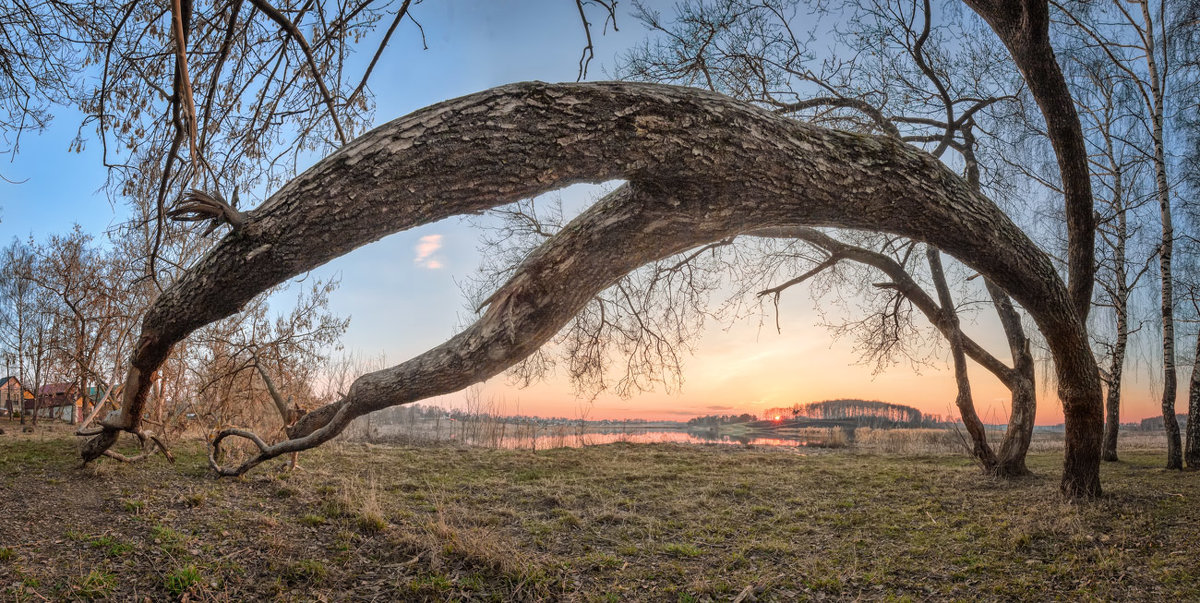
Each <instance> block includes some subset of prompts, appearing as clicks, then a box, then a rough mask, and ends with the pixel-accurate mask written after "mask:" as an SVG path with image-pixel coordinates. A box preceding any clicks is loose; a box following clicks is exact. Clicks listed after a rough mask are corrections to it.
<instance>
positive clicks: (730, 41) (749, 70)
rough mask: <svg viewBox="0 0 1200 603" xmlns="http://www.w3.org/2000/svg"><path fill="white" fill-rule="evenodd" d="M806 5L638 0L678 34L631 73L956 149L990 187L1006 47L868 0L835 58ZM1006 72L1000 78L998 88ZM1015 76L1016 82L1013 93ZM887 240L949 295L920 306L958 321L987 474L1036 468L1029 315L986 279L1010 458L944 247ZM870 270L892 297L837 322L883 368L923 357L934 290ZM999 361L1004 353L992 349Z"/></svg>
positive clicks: (953, 324) (959, 377)
mask: <svg viewBox="0 0 1200 603" xmlns="http://www.w3.org/2000/svg"><path fill="white" fill-rule="evenodd" d="M806 8H811V7H809V5H807V4H805V3H802V2H795V1H792V2H786V1H777V2H767V3H756V2H742V1H739V0H717V1H714V2H706V1H703V0H697V1H693V2H687V3H683V4H681V5H676V7H675V17H674V19H673V20H672V21H669V22H668V21H667V20H665V19H664V18H663V17H662V15H661V14H659V13H657V12H655V11H653V10H650V9H648V8H647V7H645V6H643V5H639V9H640V10H639V13H638V16H639V17H640V19H641V20H642V21H643V22H644V23H645V24H646V25H647V26H648V27H650V28H651V29H654V30H657V31H659V32H661V33H662V34H663V35H662V36H661V37H662V38H665V40H666V41H665V42H664V41H660V42H656V43H654V44H650V43H647V44H646V45H645V46H643V47H642V48H641V49H639V50H638V51H636V52H635V53H633V54H632V55H630V56H629V57H628V58H627V61H626V64H625V66H624V69H625V70H626V71H627V72H628V73H630V74H631V75H633V76H635V77H638V78H641V79H660V80H662V79H665V80H667V81H672V82H680V83H688V84H703V85H707V86H710V87H716V88H717V89H718V90H719V91H723V92H727V93H729V94H732V95H734V96H735V97H738V98H742V99H744V100H749V101H752V102H756V103H759V104H762V105H764V106H765V107H768V108H771V109H773V110H775V111H777V112H779V113H781V114H785V115H791V116H795V117H797V118H799V119H804V120H807V121H809V122H811V123H824V124H831V125H835V126H838V127H845V128H848V129H854V130H864V131H878V132H880V133H883V134H888V135H891V136H894V137H896V138H899V139H900V140H903V141H905V142H909V143H911V144H914V145H918V146H924V147H925V148H927V149H929V150H930V152H931V153H932V154H933V155H935V156H938V157H941V156H942V155H943V153H946V152H947V151H954V152H955V154H956V155H957V156H958V158H961V160H962V162H963V163H964V164H965V167H964V171H965V175H966V177H967V179H968V181H969V182H970V183H971V185H972V186H974V187H976V188H977V189H979V190H982V187H983V184H982V182H981V178H980V172H981V169H980V160H979V156H980V154H981V152H982V145H981V144H980V141H979V140H978V138H977V132H979V131H980V130H983V131H986V128H985V125H984V124H985V123H986V122H987V120H986V116H987V115H988V114H989V113H993V112H994V111H995V109H997V108H998V107H1000V106H1002V105H1003V104H1008V103H1011V102H1013V101H1014V100H1016V98H1017V97H1016V96H1014V95H1013V92H1015V89H1016V88H1017V87H1018V85H1017V84H1016V83H1015V82H1012V81H1006V78H1008V80H1011V79H1012V76H1013V75H1014V73H1013V70H1012V68H1011V66H1009V67H1005V63H1004V61H1003V60H1002V58H1003V53H1004V50H1003V49H998V48H991V47H989V46H988V45H986V44H978V43H977V44H975V45H973V46H971V47H970V48H968V49H967V50H964V51H961V53H960V54H961V55H962V56H953V55H951V54H950V53H948V52H946V51H945V50H944V49H943V48H942V45H941V44H940V40H942V39H953V40H957V39H961V38H962V37H964V36H966V35H967V34H966V32H965V31H964V27H966V26H964V25H963V24H961V23H957V24H955V27H954V28H953V29H949V26H948V25H945V24H942V25H937V26H935V24H934V18H935V16H934V14H933V10H932V8H931V6H930V3H929V2H925V3H918V2H914V3H912V4H911V5H910V6H905V4H904V3H891V2H886V3H885V2H873V3H871V2H869V3H853V4H847V5H846V6H844V7H842V8H830V10H831V11H833V12H837V13H838V16H839V18H843V19H847V20H849V21H851V22H852V24H853V30H852V31H849V32H846V33H845V35H844V36H843V38H844V39H847V40H851V41H850V42H846V44H847V45H848V49H847V52H845V55H846V56H847V57H848V58H842V56H841V54H835V55H834V56H832V57H824V58H823V57H820V56H819V55H814V54H813V52H812V51H811V50H810V49H808V48H807V46H806V41H807V40H808V39H810V37H808V36H805V35H804V34H803V33H801V34H797V33H796V32H795V31H794V30H793V28H794V26H795V24H796V23H798V22H800V21H802V20H801V19H799V18H797V17H796V16H795V13H796V12H797V11H803V10H805V9H806ZM843 9H844V10H843ZM811 10H817V9H815V8H812V9H811ZM843 12H844V13H848V14H842V13H843ZM815 27H817V28H820V27H824V26H823V25H816V26H815ZM943 30H946V31H943ZM998 59H1000V60H998ZM952 74H962V75H952ZM995 81H1000V82H1002V84H1001V85H1000V86H997V84H996V83H995ZM1004 84H1008V86H1007V89H1006V88H1005V87H1004ZM806 91H808V94H809V96H808V97H806V96H805V92H806ZM794 99H799V100H794ZM994 119H995V118H993V121H994ZM1009 186H1011V185H1009V184H1007V183H1005V184H999V185H997V186H994V187H993V188H994V190H1003V189H1004V188H1007V187H1009ZM868 246H869V245H868ZM854 247H855V248H856V251H855V254H854V255H856V256H857V257H863V255H864V254H867V255H869V254H870V253H871V252H870V251H869V250H868V249H865V248H864V245H863V244H862V243H859V244H856V245H855V246H854ZM878 248H879V250H880V252H879V253H881V254H885V253H886V252H887V250H892V251H893V256H894V257H893V258H892V259H890V260H888V259H887V258H885V257H883V255H881V256H879V257H872V258H871V259H872V261H873V262H875V265H878V264H882V263H888V264H889V268H895V269H898V270H909V271H920V273H921V274H922V275H923V276H924V278H927V279H928V280H929V281H931V282H932V285H933V288H934V289H935V290H936V292H937V297H938V300H939V301H938V302H937V303H933V302H932V301H931V302H930V303H928V304H917V305H918V307H920V308H922V313H924V314H925V316H926V318H928V319H929V321H930V323H932V324H935V325H937V324H939V323H947V325H948V327H947V328H945V329H942V333H943V334H944V335H945V337H946V340H947V341H948V342H950V347H951V356H952V359H953V363H954V366H955V374H956V383H957V386H958V390H959V391H958V396H957V399H956V406H957V407H958V408H959V410H960V415H961V417H962V419H963V421H964V423H965V425H966V431H967V433H968V434H969V435H970V437H971V441H972V444H973V448H974V454H975V456H976V457H977V458H978V459H979V461H980V463H981V465H982V466H983V467H984V468H985V469H986V470H987V471H989V472H994V473H998V474H1001V475H1022V474H1025V473H1027V471H1028V470H1027V469H1026V467H1025V462H1024V456H1025V452H1026V449H1027V447H1028V444H1029V441H1030V438H1031V436H1032V430H1033V421H1034V417H1035V411H1036V398H1035V387H1034V382H1033V379H1034V375H1033V366H1034V365H1033V360H1032V356H1031V354H1030V351H1029V342H1028V339H1027V337H1026V336H1025V333H1024V328H1023V326H1022V324H1021V319H1020V316H1019V314H1018V313H1017V312H1016V310H1015V309H1014V308H1013V306H1012V304H1011V302H1010V301H1008V299H1007V297H1006V296H1005V295H1004V294H1003V292H1002V291H1000V290H998V289H996V288H994V287H990V286H985V287H984V288H983V289H984V290H985V291H986V292H987V293H988V294H989V295H990V296H991V297H992V302H993V305H994V307H995V308H996V310H997V312H998V313H999V316H1000V321H1001V324H1002V325H1003V327H1004V329H1005V334H1006V336H1007V338H1008V340H1009V343H1010V349H1011V352H1012V355H1013V363H1014V367H1015V368H1014V369H1005V370H1003V371H994V372H996V373H997V376H998V377H999V378H1000V379H1001V381H1002V382H1003V383H1004V384H1005V385H1006V386H1007V387H1008V388H1009V389H1010V390H1011V391H1012V394H1013V407H1012V408H1013V410H1012V412H1011V413H1010V415H1009V416H1010V425H1009V429H1008V431H1007V432H1006V435H1005V441H1004V443H1003V445H1002V450H1003V451H1004V453H1003V454H1002V459H1003V460H1000V459H998V458H997V456H996V454H995V453H994V452H993V451H992V449H991V446H990V445H989V444H988V442H987V436H986V430H985V428H984V425H983V423H982V421H980V420H979V418H978V416H977V414H976V411H975V408H974V402H973V400H972V396H971V387H970V382H969V380H968V378H967V372H966V364H965V355H964V353H963V351H962V350H961V346H960V345H959V339H960V337H961V330H960V329H959V328H958V327H957V324H958V322H959V318H958V309H957V305H956V304H955V303H954V301H953V298H952V296H951V292H950V287H949V284H948V282H947V279H946V273H945V270H944V269H943V268H942V262H941V258H940V256H939V255H938V254H937V253H936V250H927V253H926V254H925V257H926V259H927V261H926V262H925V263H923V264H918V263H910V262H909V260H912V259H913V254H912V245H911V243H905V242H896V241H891V240H883V241H882V242H880V243H879V245H878ZM825 252H826V254H828V255H827V256H826V257H821V258H818V259H816V260H814V261H813V263H814V264H815V267H812V270H808V269H807V268H808V267H805V268H803V270H804V273H803V275H802V276H799V277H793V278H790V279H789V280H787V281H786V282H785V284H784V285H780V286H777V287H772V288H770V289H767V290H766V291H763V292H760V295H761V294H763V293H773V294H774V296H775V298H776V299H777V298H778V294H779V293H780V292H781V291H782V290H783V289H786V288H787V287H789V286H792V285H795V284H798V283H800V282H804V281H806V280H807V279H809V278H811V277H812V276H814V275H815V274H816V273H818V272H822V271H824V270H830V269H833V268H835V267H836V266H837V264H838V262H839V260H840V259H843V258H841V257H838V256H837V255H836V254H835V252H832V251H830V250H829V249H828V248H826V249H825ZM784 257H786V256H784ZM768 266H769V264H765V265H764V274H765V272H767V271H774V270H775V268H774V267H768ZM915 273H916V272H914V274H915ZM752 278H762V277H761V276H758V275H756V276H755V277H752ZM869 278H870V275H869V274H866V275H864V280H858V281H851V282H852V283H853V284H856V285H857V286H858V287H859V289H858V290H857V291H854V292H853V293H852V297H853V298H855V299H862V298H870V297H872V296H875V297H877V298H878V299H879V301H880V303H879V304H876V305H875V306H874V308H876V309H874V310H871V311H869V312H868V313H867V315H866V316H865V317H863V318H861V319H857V320H853V321H851V322H850V323H843V324H840V325H836V332H839V333H846V332H850V333H854V334H855V336H856V337H859V338H860V340H861V341H862V346H861V347H860V350H861V351H862V352H863V353H864V355H865V356H867V357H868V358H870V359H872V360H873V361H875V362H876V365H877V367H878V366H882V365H883V364H884V362H885V361H887V360H890V359H891V358H892V357H893V356H894V355H897V354H911V353H912V352H911V350H912V347H911V346H910V344H909V343H908V342H906V339H909V338H913V337H916V336H917V335H918V331H917V329H916V328H915V327H914V326H913V325H912V324H911V316H912V314H911V312H908V311H906V309H907V308H908V304H907V303H906V301H905V299H906V297H907V295H908V293H911V294H915V295H920V296H922V297H923V298H927V297H928V296H927V295H926V294H925V292H924V291H923V290H921V288H920V286H919V285H917V284H916V280H915V279H914V278H912V277H908V278H907V279H906V280H907V282H909V283H910V284H911V286H909V287H905V288H896V289H890V290H889V292H888V294H886V295H880V294H872V293H871V292H870V290H871V287H870V285H871V281H870V280H869ZM864 287H865V289H864ZM875 289H876V290H878V286H876V287H875ZM906 292H908V293H906ZM833 297H838V296H833ZM976 357H978V356H976ZM989 359H990V360H991V361H993V362H998V361H996V360H995V359H994V358H992V357H990V355H989ZM993 366H994V365H993ZM1001 366H1002V364H1001ZM1018 376H1019V377H1020V379H1017V377H1018Z"/></svg>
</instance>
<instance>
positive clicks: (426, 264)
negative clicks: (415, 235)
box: [413, 234, 445, 270]
mask: <svg viewBox="0 0 1200 603" xmlns="http://www.w3.org/2000/svg"><path fill="white" fill-rule="evenodd" d="M441 248H442V235H440V234H433V235H425V236H423V237H421V239H420V240H419V241H417V246H416V248H415V251H416V252H417V257H415V258H413V263H414V264H416V265H417V267H419V268H428V269H430V270H437V269H438V268H442V267H443V266H444V265H445V264H443V263H442V257H441V256H440V255H435V254H436V253H437V251H438V250H439V249H441Z"/></svg>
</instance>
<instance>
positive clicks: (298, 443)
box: [208, 400, 366, 477]
mask: <svg viewBox="0 0 1200 603" xmlns="http://www.w3.org/2000/svg"><path fill="white" fill-rule="evenodd" d="M365 412H366V411H365V410H363V409H356V408H355V407H354V405H353V404H350V403H348V402H347V401H346V400H342V401H341V402H335V403H333V404H328V405H326V406H323V407H321V408H319V409H317V410H315V411H313V412H311V413H308V414H307V415H305V416H304V417H302V418H301V419H300V421H298V422H297V423H296V424H295V425H293V426H292V427H290V428H288V436H289V439H287V440H284V441H282V442H279V443H278V444H274V445H268V444H267V443H266V442H264V441H263V439H262V438H260V437H258V434H256V433H254V432H252V431H247V430H245V429H236V428H230V429H223V430H221V431H220V432H219V433H218V434H217V436H216V437H215V438H213V441H212V443H211V444H209V446H208V466H209V467H210V468H211V469H212V470H213V471H214V472H216V474H217V476H218V477H237V476H239V475H242V474H243V473H245V472H247V471H249V470H251V469H253V468H254V467H256V466H258V465H260V464H262V463H263V462H265V461H269V460H271V459H273V458H275V457H277V456H282V455H284V454H288V453H289V452H291V453H297V452H300V451H301V450H308V449H309V448H314V447H316V446H319V445H321V444H324V443H325V442H327V441H329V440H331V439H333V437H334V436H336V435H337V434H339V433H341V432H342V430H343V429H345V428H346V425H348V424H349V423H350V421H351V420H352V419H354V417H356V416H358V415H360V414H364V413H365ZM310 417H311V418H310ZM230 436H236V437H240V438H245V439H247V440H250V441H251V442H253V443H254V445H255V446H257V447H258V454H257V455H255V456H253V457H251V458H250V459H248V460H246V461H244V462H242V464H240V465H238V466H236V467H222V466H221V464H220V463H219V462H217V457H219V456H220V455H221V441H222V440H224V439H225V438H227V437H230ZM292 463H293V466H295V465H294V463H295V458H294V457H293V459H292Z"/></svg>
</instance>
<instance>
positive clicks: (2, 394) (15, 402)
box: [0, 376, 33, 417]
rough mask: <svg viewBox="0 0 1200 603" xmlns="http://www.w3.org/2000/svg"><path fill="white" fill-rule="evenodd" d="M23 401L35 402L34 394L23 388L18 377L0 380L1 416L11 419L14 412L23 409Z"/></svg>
mask: <svg viewBox="0 0 1200 603" xmlns="http://www.w3.org/2000/svg"><path fill="white" fill-rule="evenodd" d="M22 400H28V401H30V402H32V401H33V392H31V391H29V390H28V389H25V388H24V387H21V382H20V381H18V380H17V378H16V377H13V376H8V377H5V378H4V379H3V380H0V415H2V416H6V417H11V416H13V412H14V411H19V410H21V408H22V407H23V405H22V404H21V401H22Z"/></svg>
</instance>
